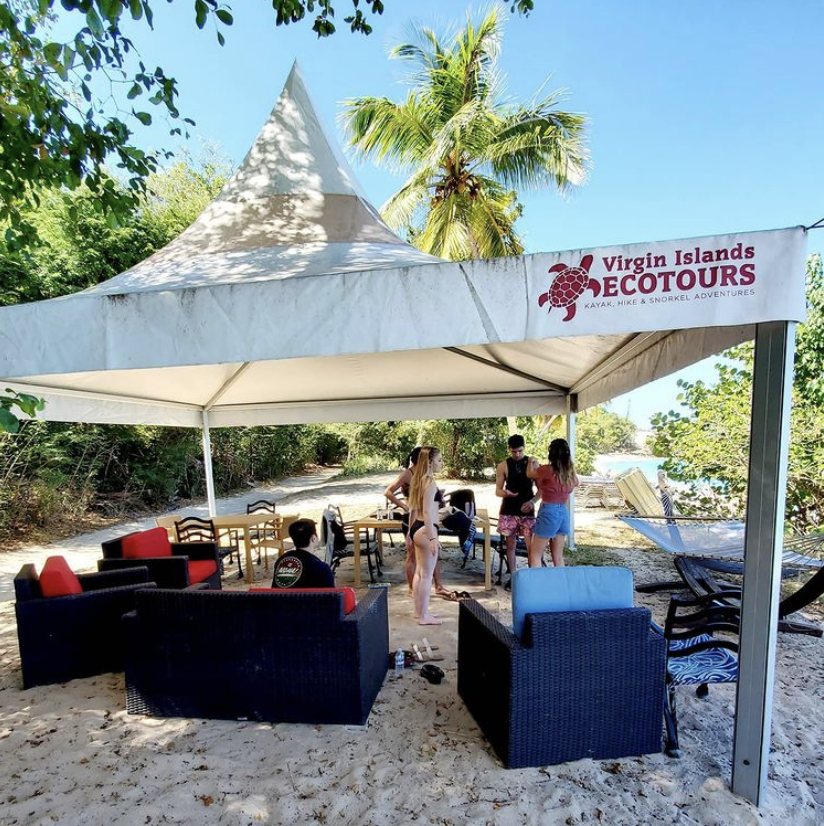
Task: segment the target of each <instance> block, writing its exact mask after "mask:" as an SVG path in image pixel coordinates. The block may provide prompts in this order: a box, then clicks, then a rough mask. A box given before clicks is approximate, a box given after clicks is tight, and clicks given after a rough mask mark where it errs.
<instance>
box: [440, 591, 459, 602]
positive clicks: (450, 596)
mask: <svg viewBox="0 0 824 826" xmlns="http://www.w3.org/2000/svg"><path fill="white" fill-rule="evenodd" d="M438 596H439V597H440V598H441V599H445V600H446V601H447V602H457V601H458V600H459V599H460V598H461V597H460V594H459V593H458V592H457V591H440V592H439V593H438Z"/></svg>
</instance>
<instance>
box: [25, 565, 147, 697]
mask: <svg viewBox="0 0 824 826" xmlns="http://www.w3.org/2000/svg"><path fill="white" fill-rule="evenodd" d="M78 579H79V580H80V584H81V586H82V588H83V593H82V594H72V595H70V596H62V597H50V598H44V597H43V596H42V593H41V590H40V583H39V579H38V576H37V572H36V571H35V568H34V565H24V566H23V567H22V568H21V569H20V573H19V574H17V576H16V577H15V578H14V592H15V595H16V600H17V601H16V604H15V606H14V610H15V614H16V615H17V640H18V643H19V646H20V663H21V665H22V669H23V687H24V688H31V687H32V686H36V685H50V684H51V683H63V682H66V681H67V680H73V679H76V678H78V677H90V676H92V675H95V674H104V673H106V672H107V671H122V670H123V642H122V629H121V621H120V620H121V617H122V616H123V614H125V613H127V612H128V611H131V610H132V609H133V608H134V604H135V601H134V600H135V592H136V591H137V590H138V589H140V588H154V587H155V585H154V583H153V582H149V572H148V570H147V568H146V567H145V566H143V567H139V568H134V567H133V568H128V569H127V570H123V571H108V572H105V573H96V574H79V575H78Z"/></svg>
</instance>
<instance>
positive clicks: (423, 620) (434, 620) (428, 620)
mask: <svg viewBox="0 0 824 826" xmlns="http://www.w3.org/2000/svg"><path fill="white" fill-rule="evenodd" d="M418 625H443V620H442V619H441V618H440V617H436V616H435V615H434V614H424V615H423V616H422V617H419V618H418Z"/></svg>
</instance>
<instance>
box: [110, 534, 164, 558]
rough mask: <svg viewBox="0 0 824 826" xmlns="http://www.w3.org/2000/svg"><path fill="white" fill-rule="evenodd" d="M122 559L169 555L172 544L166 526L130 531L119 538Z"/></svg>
mask: <svg viewBox="0 0 824 826" xmlns="http://www.w3.org/2000/svg"><path fill="white" fill-rule="evenodd" d="M120 547H121V548H122V549H123V559H146V558H148V557H154V556H171V555H172V546H171V543H170V542H169V534H168V533H166V528H152V529H151V530H148V531H140V533H130V534H129V535H128V536H124V537H123V539H121V540H120Z"/></svg>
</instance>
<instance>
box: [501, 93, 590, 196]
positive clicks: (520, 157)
mask: <svg viewBox="0 0 824 826" xmlns="http://www.w3.org/2000/svg"><path fill="white" fill-rule="evenodd" d="M556 100H557V93H553V95H551V96H549V97H548V98H546V99H545V100H544V101H542V102H539V103H538V104H537V105H536V107H534V108H526V107H523V108H519V109H517V110H515V111H512V112H510V113H508V114H507V115H506V116H505V117H503V118H502V121H501V124H500V129H499V130H498V131H497V133H496V135H495V137H494V139H493V140H492V141H491V142H490V144H489V146H488V148H487V151H486V158H485V160H486V161H487V162H488V163H489V165H490V167H491V169H492V172H493V174H494V175H495V176H496V177H498V178H500V180H501V181H502V182H503V183H505V184H506V185H508V186H511V187H516V188H524V187H527V188H535V187H539V186H545V185H546V184H554V185H555V186H556V187H557V188H558V189H560V190H565V189H567V188H568V187H570V186H577V185H580V184H582V183H583V182H584V181H585V180H586V176H587V168H588V166H589V151H588V148H587V144H586V138H585V130H586V126H587V119H586V117H585V116H584V115H579V114H574V113H571V112H562V111H559V110H557V109H555V108H554V106H555V101H556Z"/></svg>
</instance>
